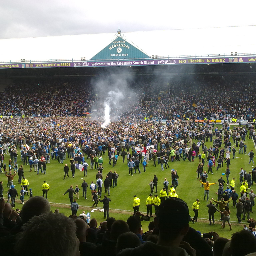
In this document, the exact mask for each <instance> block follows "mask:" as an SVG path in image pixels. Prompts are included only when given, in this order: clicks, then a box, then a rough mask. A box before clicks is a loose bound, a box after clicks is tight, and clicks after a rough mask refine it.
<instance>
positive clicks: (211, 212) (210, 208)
mask: <svg viewBox="0 0 256 256" xmlns="http://www.w3.org/2000/svg"><path fill="white" fill-rule="evenodd" d="M207 207H208V214H209V222H210V225H212V224H214V213H215V212H216V207H215V205H214V204H213V203H212V201H210V203H209V204H208V205H207Z"/></svg>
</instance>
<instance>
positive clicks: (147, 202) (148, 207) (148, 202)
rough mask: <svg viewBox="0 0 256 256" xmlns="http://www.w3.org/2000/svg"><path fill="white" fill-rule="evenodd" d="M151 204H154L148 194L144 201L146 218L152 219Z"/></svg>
mask: <svg viewBox="0 0 256 256" xmlns="http://www.w3.org/2000/svg"><path fill="white" fill-rule="evenodd" d="M153 204H154V199H153V197H152V194H149V196H148V197H147V199H146V206H147V216H150V217H153V215H152V205H153Z"/></svg>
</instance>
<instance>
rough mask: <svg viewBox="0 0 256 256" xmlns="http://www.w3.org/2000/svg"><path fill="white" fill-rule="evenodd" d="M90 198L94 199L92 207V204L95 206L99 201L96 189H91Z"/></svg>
mask: <svg viewBox="0 0 256 256" xmlns="http://www.w3.org/2000/svg"><path fill="white" fill-rule="evenodd" d="M92 200H93V201H94V203H93V205H92V207H93V206H95V207H97V206H98V203H99V198H98V193H97V192H96V190H94V191H93V194H92Z"/></svg>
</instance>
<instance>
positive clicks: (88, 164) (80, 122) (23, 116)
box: [0, 79, 256, 256]
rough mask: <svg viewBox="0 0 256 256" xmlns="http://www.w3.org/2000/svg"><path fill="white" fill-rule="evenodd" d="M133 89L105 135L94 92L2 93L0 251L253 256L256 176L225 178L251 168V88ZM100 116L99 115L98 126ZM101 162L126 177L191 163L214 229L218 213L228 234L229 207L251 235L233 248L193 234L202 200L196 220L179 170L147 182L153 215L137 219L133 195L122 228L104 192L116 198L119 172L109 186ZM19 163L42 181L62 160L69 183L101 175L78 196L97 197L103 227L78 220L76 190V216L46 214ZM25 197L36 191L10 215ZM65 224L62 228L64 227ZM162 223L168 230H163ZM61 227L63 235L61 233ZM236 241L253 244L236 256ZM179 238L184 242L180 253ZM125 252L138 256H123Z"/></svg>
mask: <svg viewBox="0 0 256 256" xmlns="http://www.w3.org/2000/svg"><path fill="white" fill-rule="evenodd" d="M134 89H135V92H136V94H137V97H136V99H137V102H136V104H134V105H133V106H131V108H129V109H124V110H123V111H122V113H120V112H118V110H116V111H115V116H118V121H115V122H110V123H109V125H108V126H107V127H102V121H103V120H104V104H103V103H104V102H100V101H98V100H99V99H98V97H97V93H96V92H95V91H94V88H93V86H91V85H84V84H81V83H73V84H70V83H63V84H53V83H48V82H47V83H46V82H42V83H40V84H37V86H35V84H33V83H29V84H25V83H18V82H17V84H15V85H13V86H10V87H8V88H6V91H5V92H4V93H3V94H2V98H1V103H0V115H1V121H0V130H1V134H0V135H1V145H0V146H1V147H0V160H1V163H2V164H1V172H2V173H4V174H5V175H6V176H7V179H8V182H7V187H8V196H7V197H6V198H5V199H3V198H2V199H1V205H0V210H1V211H0V221H1V223H0V225H1V240H0V243H1V245H2V246H4V244H5V243H7V245H8V248H7V246H5V248H6V250H3V253H6V254H8V255H26V256H28V255H48V254H49V255H53V254H54V255H79V253H80V255H103V254H105V255H106V254H107V255H117V254H118V253H119V255H137V254H140V255H141V254H142V255H144V254H146V253H147V252H148V253H147V255H151V254H149V251H150V250H152V251H153V252H154V255H163V254H166V253H167V252H168V253H169V254H167V255H213V254H212V248H213V250H215V251H216V253H215V254H214V255H222V254H217V251H218V250H219V251H222V250H225V249H224V246H225V245H226V247H228V249H229V250H231V251H232V255H246V254H245V252H247V253H249V252H256V238H255V237H254V236H255V235H256V231H255V222H254V220H252V219H251V218H250V213H251V212H252V211H253V207H254V198H255V197H256V195H255V194H254V192H253V190H252V185H253V183H254V182H256V169H255V170H254V169H253V170H250V171H248V172H246V171H244V169H243V168H241V171H240V180H239V181H238V180H234V179H233V178H232V177H229V176H230V171H229V165H230V162H232V159H233V158H234V157H235V156H236V155H238V154H243V155H244V154H246V155H248V162H249V163H250V162H254V150H251V149H247V143H246V140H248V139H251V140H253V141H256V132H255V123H254V118H255V99H254V95H255V90H256V89H255V83H254V82H253V81H243V82H242V81H240V80H237V81H236V82H230V81H229V82H228V81H226V80H225V79H222V82H221V83H220V81H217V80H216V81H215V80H214V79H212V80H211V82H210V81H200V82H195V81H190V80H189V81H182V82H181V81H176V82H175V83H174V84H170V86H169V87H168V89H167V90H166V91H164V92H163V91H157V93H156V89H155V88H152V87H151V86H148V84H147V83H145V84H142V85H141V87H140V88H137V90H136V88H133V90H134ZM117 109H118V108H117ZM94 112H98V114H97V118H96V117H95V115H94ZM110 116H111V113H110ZM233 118H234V119H239V120H250V121H251V122H250V123H248V124H247V125H246V126H245V125H244V126H230V122H231V121H232V119H233ZM212 120H221V121H222V125H220V126H216V125H214V124H215V122H212ZM206 142H211V143H212V146H210V147H208V148H207V146H206ZM234 145H235V146H234ZM18 153H19V156H18V155H17V154H18ZM9 154H10V161H9V164H6V162H5V161H4V157H5V156H7V155H9ZM102 156H107V157H108V160H109V162H108V163H107V164H110V165H113V166H114V165H115V164H116V161H117V159H118V161H119V162H122V163H123V164H124V165H126V166H127V174H128V173H129V174H130V175H133V174H134V172H138V173H141V172H143V171H146V168H147V164H148V163H149V162H151V163H153V165H154V166H156V165H157V166H161V169H162V170H164V169H165V168H169V163H170V162H178V161H189V162H194V161H195V159H196V160H197V161H198V162H199V165H198V168H197V174H195V176H197V178H198V180H199V181H200V182H201V183H202V186H203V188H204V199H205V200H207V201H208V200H209V204H208V205H207V207H208V208H209V211H208V212H209V223H210V224H214V223H215V219H214V215H215V213H216V212H217V211H218V212H219V213H220V219H221V223H222V227H223V228H225V223H228V225H229V227H230V229H231V228H232V227H231V223H230V207H231V204H232V206H233V207H234V208H235V209H236V211H237V212H236V215H237V221H238V223H240V222H241V220H242V219H244V220H246V221H248V222H249V228H248V230H243V231H241V233H240V232H239V233H236V234H234V235H233V237H232V239H231V241H228V240H225V239H224V238H218V235H217V234H216V233H211V234H206V235H205V238H202V237H201V236H200V235H199V234H198V233H197V232H196V231H195V230H194V229H193V228H192V227H189V224H190V225H192V224H193V223H194V222H197V221H198V212H199V211H200V200H199V199H197V200H195V202H194V203H193V206H192V209H193V212H194V216H192V214H191V213H190V214H189V213H188V209H187V206H186V203H185V202H184V201H182V200H181V199H178V193H177V191H176V188H177V187H178V185H179V183H178V180H179V175H180V173H179V170H172V175H171V180H170V182H169V181H168V180H167V179H166V180H164V181H160V180H158V179H157V177H156V176H155V177H154V178H153V177H152V181H151V182H150V184H149V187H150V191H151V195H150V196H149V197H148V198H147V201H146V204H147V214H144V215H143V214H141V213H140V211H139V207H140V201H139V198H138V197H137V196H136V195H135V196H134V204H133V208H134V215H133V216H131V217H129V218H128V220H127V221H126V222H125V221H120V220H115V219H114V218H111V217H109V203H110V201H111V200H110V198H109V197H107V196H105V197H104V198H103V197H101V194H102V190H103V189H105V193H107V194H108V196H109V195H110V188H111V187H113V186H115V185H116V184H117V179H118V171H115V172H113V173H112V172H111V173H110V172H109V173H108V174H107V175H104V178H103V175H102V170H103V168H104V167H103V166H104V165H103V163H102ZM18 157H20V160H21V161H22V163H23V165H29V167H30V170H31V171H35V172H36V173H37V174H39V172H40V173H47V166H48V165H50V164H51V161H55V160H58V162H59V163H60V164H62V163H63V160H65V159H67V158H68V159H69V160H70V170H69V167H68V168H66V167H65V166H66V165H63V168H64V170H63V171H64V179H65V178H66V177H67V175H69V174H70V173H69V171H71V174H70V176H74V170H76V169H79V168H80V169H82V170H83V171H84V175H85V176H86V174H87V169H90V168H93V169H98V173H97V175H96V180H95V182H94V183H93V184H86V185H84V186H82V188H81V189H82V191H83V194H82V195H83V197H85V198H86V197H88V194H89V193H90V194H92V197H93V206H95V204H96V206H97V203H98V201H102V202H103V206H104V218H106V222H103V223H101V225H100V226H98V224H97V221H96V220H95V219H91V220H90V221H88V216H86V215H85V214H81V216H77V209H78V205H77V203H76V200H75V199H74V197H73V196H74V195H75V194H77V193H78V192H79V189H78V190H76V188H73V187H70V188H69V189H68V190H67V191H66V192H65V194H66V193H68V195H69V198H70V203H71V209H72V215H71V216H70V218H67V217H65V216H63V215H62V214H60V213H58V212H55V213H50V206H49V203H48V201H47V200H45V199H44V198H42V197H37V196H33V194H32V191H29V189H28V181H26V179H25V177H24V171H23V168H22V165H19V166H18V165H17V158H18ZM104 164H106V163H104ZM223 166H224V167H225V173H224V175H223V177H220V179H219V180H218V184H216V185H215V183H210V182H209V180H210V179H208V176H210V175H211V173H213V169H214V168H213V167H216V168H218V167H221V168H223ZM15 175H17V177H18V183H19V184H21V185H22V190H21V191H17V190H16V189H15V187H14V186H13V185H14V183H13V182H14V179H16V178H14V177H15ZM223 178H224V179H223ZM234 182H237V184H238V183H240V191H235V184H234ZM47 185H48V184H47V183H46V182H45V183H44V184H43V186H44V187H43V188H42V190H43V191H44V195H45V196H46V198H47V191H48V190H49V185H48V186H47ZM214 185H215V187H214ZM211 186H213V187H211ZM5 187H6V183H5ZM210 187H211V188H210ZM0 189H1V190H0V192H1V193H0V194H1V195H3V191H4V189H5V188H4V187H3V184H2V182H1V187H0ZM157 189H158V190H157ZM213 189H215V191H216V192H217V195H218V200H214V199H213V200H211V198H209V191H210V190H213ZM87 190H88V191H87ZM15 191H16V192H15ZM63 192H64V191H63ZM25 193H27V194H29V193H30V196H31V198H30V199H29V200H28V201H27V202H25V203H24V206H23V208H22V210H21V213H20V214H19V213H18V212H17V211H15V210H14V209H13V208H14V207H15V199H16V197H17V196H20V199H21V202H22V196H23V199H24V194H25ZM157 193H159V194H157ZM155 194H156V195H155ZM82 195H81V193H80V196H82ZM6 201H8V202H6ZM12 207H13V208H12ZM173 207H174V208H175V207H176V209H178V213H177V212H175V211H173ZM189 207H190V206H189ZM153 208H154V209H153ZM165 211H166V212H168V214H169V218H168V216H166V213H165ZM153 212H154V213H155V214H156V216H157V215H159V219H158V220H157V218H156V219H155V220H154V221H153V222H151V223H150V226H149V232H146V233H141V220H142V219H143V218H146V217H149V218H150V217H153ZM142 215H143V216H142ZM216 215H217V213H216ZM170 216H173V218H174V219H175V218H176V219H177V220H180V222H179V225H178V224H177V223H175V221H169V219H170ZM218 217H219V216H218ZM215 218H216V216H215ZM64 222H65V225H66V226H62V223H64ZM87 222H89V223H87ZM164 223H167V224H166V226H165V225H164ZM53 227H54V228H53ZM58 228H60V230H59V231H58V230H57V229H58ZM61 228H62V229H65V230H66V231H61V230H62V229H61ZM246 229H247V227H246ZM172 230H174V231H172ZM61 232H62V233H65V232H66V233H67V236H66V237H64V236H63V234H61ZM38 233H40V235H41V236H42V237H43V238H42V239H46V240H45V241H48V242H49V243H48V244H47V246H46V244H42V243H40V241H41V238H40V237H37V234H38ZM62 236H63V237H62ZM208 236H209V237H208ZM36 237H37V238H36ZM240 237H246V238H247V239H248V240H250V241H251V243H250V246H248V248H244V251H242V253H243V254H241V250H239V253H240V254H235V253H238V249H237V248H238V247H239V246H238V244H239V243H238V242H236V241H237V240H239V239H240ZM75 238H76V239H75ZM62 239H63V241H61V240H62ZM65 239H66V240H65ZM50 240H53V241H54V242H53V241H50ZM182 240H183V241H186V242H187V243H188V244H186V245H183V244H182V243H181V241H182ZM7 241H8V242H7ZM213 242H215V243H213ZM54 243H55V244H56V245H57V246H58V248H60V247H61V248H62V250H60V252H58V253H59V254H57V253H56V251H55V250H54V249H53V247H55V244H54ZM64 243H65V246H66V247H65V246H64ZM146 244H147V245H146ZM167 244H168V245H170V246H171V248H172V252H169V250H167V248H166V245H167ZM198 244H200V246H199V245H198ZM240 245H241V244H240ZM2 246H1V248H3V247H2ZM241 247H243V246H241ZM10 248H11V249H10ZM125 248H136V249H127V250H124V251H122V250H123V249H125ZM228 249H227V250H228ZM247 249H248V250H247ZM47 250H48V251H47ZM40 251H41V254H40ZM51 251H52V253H50V252H51ZM171 253H173V254H171ZM3 255H4V254H3ZM152 255H153V254H152ZM226 255H228V254H226Z"/></svg>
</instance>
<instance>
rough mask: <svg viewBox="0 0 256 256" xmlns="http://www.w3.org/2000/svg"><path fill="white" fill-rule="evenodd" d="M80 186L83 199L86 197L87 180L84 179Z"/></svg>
mask: <svg viewBox="0 0 256 256" xmlns="http://www.w3.org/2000/svg"><path fill="white" fill-rule="evenodd" d="M81 187H82V188H83V197H84V198H85V199H87V197H86V194H87V188H88V184H87V182H86V181H85V180H84V181H83V183H82V186H81Z"/></svg>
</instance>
